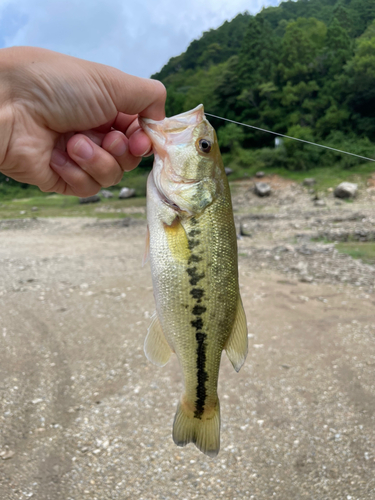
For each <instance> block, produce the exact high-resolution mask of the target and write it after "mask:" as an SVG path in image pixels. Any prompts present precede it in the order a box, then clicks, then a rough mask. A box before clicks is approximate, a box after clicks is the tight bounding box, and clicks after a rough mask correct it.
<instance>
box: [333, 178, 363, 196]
mask: <svg viewBox="0 0 375 500" xmlns="http://www.w3.org/2000/svg"><path fill="white" fill-rule="evenodd" d="M357 190H358V184H354V183H353V182H342V183H341V184H339V185H338V186H337V187H336V188H335V192H334V194H335V196H336V198H354V197H355V195H356V194H357Z"/></svg>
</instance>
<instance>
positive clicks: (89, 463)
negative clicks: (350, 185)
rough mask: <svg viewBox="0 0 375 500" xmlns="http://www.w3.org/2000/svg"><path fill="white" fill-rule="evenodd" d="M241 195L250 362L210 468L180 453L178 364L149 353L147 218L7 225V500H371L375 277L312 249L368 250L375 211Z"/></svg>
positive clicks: (2, 271) (1, 229)
mask: <svg viewBox="0 0 375 500" xmlns="http://www.w3.org/2000/svg"><path fill="white" fill-rule="evenodd" d="M234 193H235V196H234V207H235V213H236V223H237V226H238V230H239V232H242V233H244V234H243V236H242V237H241V238H240V239H239V255H240V266H239V272H240V282H241V291H242V297H243V302H244V307H245V311H246V314H247V319H248V327H249V347H250V348H249V355H248V358H247V361H246V363H245V365H244V366H243V368H242V369H241V371H240V372H239V373H238V374H237V373H235V372H234V370H233V368H232V366H231V365H230V363H229V361H228V360H227V358H226V356H225V354H224V355H223V360H222V368H221V373H220V382H219V396H220V399H221V415H222V425H221V430H222V435H221V451H220V453H219V455H218V457H217V458H215V459H210V458H208V457H206V456H204V455H202V454H201V453H199V451H198V450H197V449H196V448H195V447H194V446H193V445H189V446H187V447H186V448H178V447H176V446H175V445H174V443H173V441H172V438H171V430H172V422H173V417H174V413H175V409H176V404H177V400H178V398H179V395H180V392H181V390H182V380H181V374H180V372H179V369H178V366H177V362H176V359H172V360H171V361H170V362H169V363H168V364H167V365H166V366H165V367H164V368H158V367H156V366H154V365H152V364H150V363H149V362H148V361H147V359H146V358H145V356H144V353H143V342H144V338H145V335H146V331H147V327H148V324H149V322H150V316H151V314H152V313H153V310H154V302H153V294H152V287H151V278H150V270H149V267H148V265H146V266H145V267H144V268H142V267H141V260H142V255H143V248H144V239H145V221H142V220H141V221H140V220H132V219H130V218H129V219H123V220H118V221H105V220H104V221H103V220H101V221H100V220H95V219H77V218H76V219H36V220H18V221H2V222H1V223H0V263H1V266H0V498H1V500H15V499H27V498H33V499H34V498H35V499H37V500H57V499H63V500H82V499H83V500H84V499H86V498H87V499H93V500H94V499H96V500H105V499H111V500H112V499H116V500H117V499H118V500H128V499H129V500H130V499H132V500H133V499H139V500H151V499H163V500H172V499H175V498H179V499H181V500H185V499H186V500H190V499H210V500H211V499H212V500H214V499H215V500H217V499H220V498H223V499H228V500H229V499H230V500H235V499H236V500H239V499H252V500H269V499H271V498H272V499H277V500H291V499H311V500H367V499H368V500H370V499H374V498H375V426H374V424H375V422H374V418H375V382H374V370H375V314H374V311H375V294H374V287H375V267H374V266H371V265H365V264H362V263H361V262H360V261H354V260H352V259H351V258H350V257H349V256H343V255H341V254H338V252H337V251H336V250H335V248H334V245H333V244H328V245H327V244H324V243H322V242H319V241H316V242H314V241H312V240H311V238H313V237H315V236H319V235H320V236H322V235H324V234H325V235H326V236H327V234H328V233H329V234H330V235H332V234H334V235H336V237H337V238H338V239H340V238H342V237H344V236H345V234H350V235H352V237H355V235H357V236H358V238H359V239H360V238H368V239H371V238H372V231H374V229H375V209H374V205H373V201H372V200H375V198H371V196H370V194H371V193H370V194H369V195H368V197H367V198H361V197H360V198H359V199H358V200H357V201H355V202H354V203H353V204H346V203H345V204H342V203H339V204H336V203H337V202H336V201H335V200H334V198H333V197H332V198H328V199H327V200H325V206H316V205H315V201H313V200H312V199H311V198H312V195H311V194H309V193H308V191H307V189H305V188H302V187H301V186H297V185H290V184H288V185H286V186H285V187H284V188H283V189H279V190H277V189H275V191H274V193H273V195H272V197H271V198H269V199H259V198H257V197H255V195H254V194H253V192H252V187H251V183H250V182H249V183H247V184H241V185H238V186H237V187H236V189H235V190H234ZM245 233H246V234H247V236H246V235H245ZM323 233H324V234H323ZM342 235H344V236H342ZM313 239H314V238H313Z"/></svg>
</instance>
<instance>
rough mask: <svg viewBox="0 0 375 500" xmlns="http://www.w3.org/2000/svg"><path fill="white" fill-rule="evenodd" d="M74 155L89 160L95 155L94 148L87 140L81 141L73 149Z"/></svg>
mask: <svg viewBox="0 0 375 500" xmlns="http://www.w3.org/2000/svg"><path fill="white" fill-rule="evenodd" d="M73 153H74V154H75V155H77V156H79V157H80V158H82V160H89V159H90V158H91V157H92V155H93V154H94V148H93V147H92V146H91V144H90V143H89V141H87V140H86V139H80V140H79V141H78V142H77V144H76V145H75V146H74V148H73Z"/></svg>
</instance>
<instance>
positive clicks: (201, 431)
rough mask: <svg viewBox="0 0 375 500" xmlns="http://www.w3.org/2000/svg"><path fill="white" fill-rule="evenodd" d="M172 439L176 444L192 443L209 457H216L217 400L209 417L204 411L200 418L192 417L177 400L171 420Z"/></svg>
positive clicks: (218, 421) (217, 443) (218, 447)
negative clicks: (172, 419) (175, 409)
mask: <svg viewBox="0 0 375 500" xmlns="http://www.w3.org/2000/svg"><path fill="white" fill-rule="evenodd" d="M173 441H174V442H175V443H176V444H177V446H185V445H187V444H188V443H194V444H195V446H196V447H197V448H198V449H199V450H200V451H202V452H203V453H205V454H206V455H208V456H209V457H216V455H217V454H218V453H219V450H220V404H219V400H217V404H216V407H215V409H214V410H213V411H212V412H210V415H209V418H207V416H205V414H204V413H203V415H202V417H201V418H196V417H194V416H193V413H192V412H191V411H188V410H186V409H185V408H184V405H182V404H181V402H179V403H178V406H177V411H176V415H175V417H174V422H173Z"/></svg>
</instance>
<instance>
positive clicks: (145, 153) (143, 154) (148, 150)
mask: <svg viewBox="0 0 375 500" xmlns="http://www.w3.org/2000/svg"><path fill="white" fill-rule="evenodd" d="M151 151H152V146H150V147H149V148H147V149H146V151H145V152H144V153H142V154H141V155H137V156H139V157H141V156H146V155H148V154H150V153H151Z"/></svg>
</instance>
